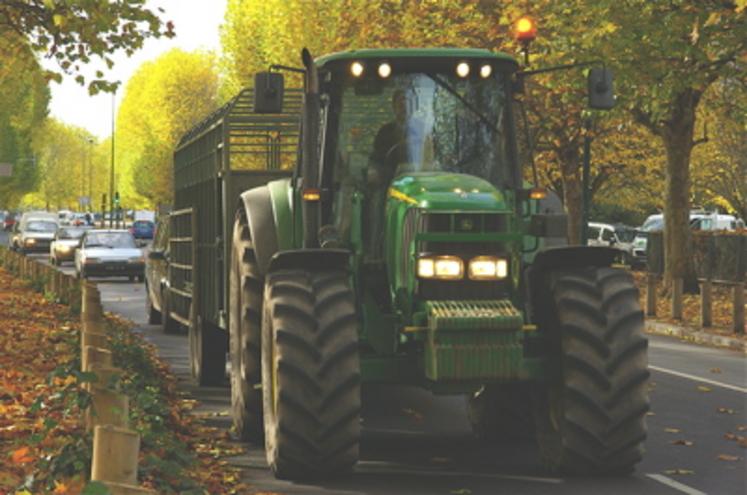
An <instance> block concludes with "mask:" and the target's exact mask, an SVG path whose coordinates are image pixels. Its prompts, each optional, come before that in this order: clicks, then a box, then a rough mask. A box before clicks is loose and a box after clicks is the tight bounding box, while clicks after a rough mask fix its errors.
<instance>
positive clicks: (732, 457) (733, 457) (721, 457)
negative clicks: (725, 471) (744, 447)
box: [716, 454, 741, 462]
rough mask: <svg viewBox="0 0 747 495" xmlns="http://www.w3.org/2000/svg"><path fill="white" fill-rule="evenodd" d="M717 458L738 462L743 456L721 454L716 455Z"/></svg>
mask: <svg viewBox="0 0 747 495" xmlns="http://www.w3.org/2000/svg"><path fill="white" fill-rule="evenodd" d="M716 459H718V460H719V461H727V462H736V461H738V460H740V459H741V457H739V456H737V455H731V454H719V455H717V456H716Z"/></svg>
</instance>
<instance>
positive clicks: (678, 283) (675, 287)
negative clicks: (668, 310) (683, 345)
mask: <svg viewBox="0 0 747 495" xmlns="http://www.w3.org/2000/svg"><path fill="white" fill-rule="evenodd" d="M683 284H684V279H683V278H682V277H676V278H674V279H673V280H672V318H674V319H675V320H681V319H682V288H683Z"/></svg>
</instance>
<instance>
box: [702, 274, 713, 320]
mask: <svg viewBox="0 0 747 495" xmlns="http://www.w3.org/2000/svg"><path fill="white" fill-rule="evenodd" d="M712 287H713V284H712V283H711V281H710V280H703V281H702V283H701V284H700V326H701V327H703V328H706V327H710V326H711V303H712V297H711V293H712V290H711V289H712Z"/></svg>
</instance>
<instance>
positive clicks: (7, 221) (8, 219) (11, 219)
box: [3, 212, 16, 232]
mask: <svg viewBox="0 0 747 495" xmlns="http://www.w3.org/2000/svg"><path fill="white" fill-rule="evenodd" d="M15 224H16V215H15V214H14V213H12V212H9V213H8V214H7V215H5V218H3V230H5V231H6V232H10V231H11V230H13V226H14V225H15Z"/></svg>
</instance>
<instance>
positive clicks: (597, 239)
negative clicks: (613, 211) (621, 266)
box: [587, 222, 635, 265]
mask: <svg viewBox="0 0 747 495" xmlns="http://www.w3.org/2000/svg"><path fill="white" fill-rule="evenodd" d="M587 229H588V230H587V239H588V241H589V246H609V247H614V248H617V249H619V250H620V251H622V252H623V256H622V261H623V263H625V264H626V265H628V264H631V263H632V262H633V237H634V236H635V229H634V228H633V227H628V226H627V225H621V224H616V225H613V224H610V223H598V222H589V226H588V227H587Z"/></svg>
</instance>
